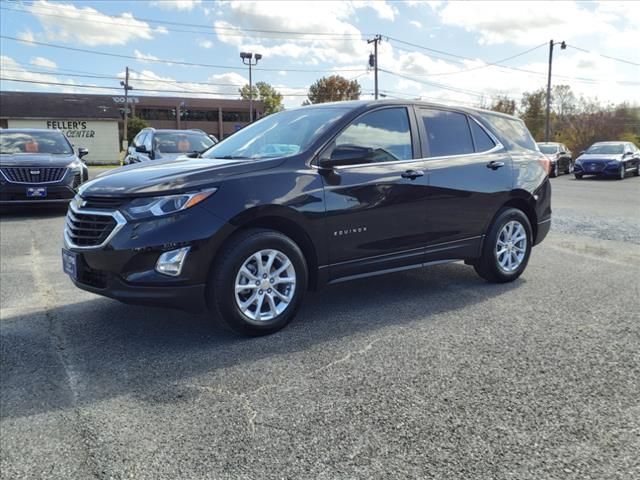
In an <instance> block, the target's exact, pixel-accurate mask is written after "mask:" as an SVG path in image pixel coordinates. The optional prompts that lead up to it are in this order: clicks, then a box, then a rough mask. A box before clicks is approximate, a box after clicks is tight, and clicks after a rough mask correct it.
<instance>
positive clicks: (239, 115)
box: [222, 110, 249, 122]
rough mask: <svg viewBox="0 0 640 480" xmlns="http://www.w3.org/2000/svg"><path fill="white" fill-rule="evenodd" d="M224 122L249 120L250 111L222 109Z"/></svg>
mask: <svg viewBox="0 0 640 480" xmlns="http://www.w3.org/2000/svg"><path fill="white" fill-rule="evenodd" d="M222 121H223V122H248V121H249V112H225V111H224V110H223V111H222Z"/></svg>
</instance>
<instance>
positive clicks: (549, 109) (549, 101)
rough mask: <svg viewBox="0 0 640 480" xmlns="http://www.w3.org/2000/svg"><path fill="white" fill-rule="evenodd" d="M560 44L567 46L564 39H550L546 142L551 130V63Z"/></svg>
mask: <svg viewBox="0 0 640 480" xmlns="http://www.w3.org/2000/svg"><path fill="white" fill-rule="evenodd" d="M558 44H560V48H561V49H562V50H564V49H565V48H567V44H566V43H565V42H564V41H562V42H554V41H553V40H549V73H548V75H547V113H546V120H545V129H544V141H545V142H548V141H549V130H550V123H549V116H550V112H551V64H552V62H553V46H554V45H558Z"/></svg>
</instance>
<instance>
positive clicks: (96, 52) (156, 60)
mask: <svg viewBox="0 0 640 480" xmlns="http://www.w3.org/2000/svg"><path fill="white" fill-rule="evenodd" d="M0 38H3V39H5V40H11V41H14V42H20V43H27V44H33V45H41V46H43V47H50V48H57V49H61V50H69V51H73V52H82V53H89V54H93V55H102V56H106V57H116V58H126V59H130V60H137V61H142V62H150V63H163V64H174V65H186V66H189V67H205V68H220V69H225V70H243V69H241V68H239V67H238V66H230V65H214V64H209V63H194V62H185V61H182V60H169V59H160V58H138V57H135V56H133V55H125V54H121V53H110V52H102V51H99V50H89V49H86V48H77V47H67V46H64V45H56V44H54V43H47V42H39V41H37V40H24V39H22V38H16V37H10V36H6V35H0ZM256 70H260V71H263V72H281V71H285V72H305V73H339V72H362V69H353V68H345V69H333V70H317V69H316V70H313V69H301V68H256Z"/></svg>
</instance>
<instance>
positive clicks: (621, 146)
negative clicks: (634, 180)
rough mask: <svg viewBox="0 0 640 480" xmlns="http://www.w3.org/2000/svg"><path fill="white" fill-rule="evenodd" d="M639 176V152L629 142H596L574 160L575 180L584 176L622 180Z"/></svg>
mask: <svg viewBox="0 0 640 480" xmlns="http://www.w3.org/2000/svg"><path fill="white" fill-rule="evenodd" d="M629 173H633V174H635V175H637V176H638V175H640V150H639V149H638V147H636V146H635V145H634V144H633V143H631V142H597V143H594V144H593V145H591V146H590V147H589V148H588V149H587V150H586V151H584V152H581V153H580V156H579V157H578V158H577V159H576V165H575V169H574V174H575V176H576V179H578V180H579V179H581V178H582V177H583V176H584V175H596V176H600V177H615V178H617V179H619V180H623V179H624V178H625V177H626V176H627V174H629Z"/></svg>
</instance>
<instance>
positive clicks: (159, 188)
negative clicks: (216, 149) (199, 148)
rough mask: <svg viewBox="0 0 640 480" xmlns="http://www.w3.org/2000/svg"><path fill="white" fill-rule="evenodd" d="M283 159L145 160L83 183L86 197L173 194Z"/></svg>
mask: <svg viewBox="0 0 640 480" xmlns="http://www.w3.org/2000/svg"><path fill="white" fill-rule="evenodd" d="M282 161H283V159H281V158H280V159H268V160H254V161H247V160H222V159H208V158H187V159H180V160H168V161H164V160H161V161H158V162H155V161H154V162H141V163H135V164H133V165H127V166H125V167H121V168H117V169H114V170H111V171H109V172H105V173H103V174H101V175H100V176H98V177H97V178H96V179H94V180H92V181H90V182H87V183H85V184H84V185H82V187H80V190H79V192H78V193H79V194H80V195H82V196H85V197H90V196H98V197H133V196H145V195H157V194H169V193H178V192H184V191H187V190H198V189H201V188H206V187H210V186H216V184H217V183H219V182H221V181H222V180H223V179H224V178H226V177H229V176H235V175H241V174H246V173H250V172H253V171H257V170H264V169H268V168H273V167H276V166H278V165H279V164H280V163H282Z"/></svg>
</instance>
